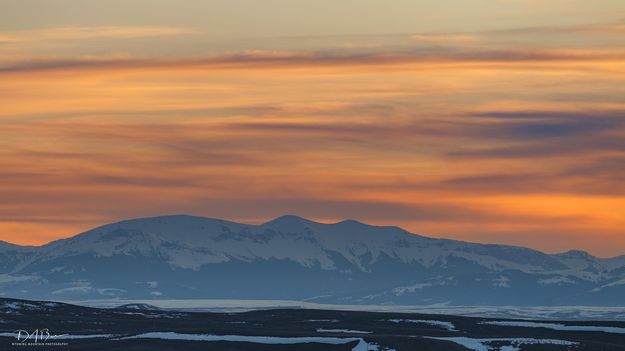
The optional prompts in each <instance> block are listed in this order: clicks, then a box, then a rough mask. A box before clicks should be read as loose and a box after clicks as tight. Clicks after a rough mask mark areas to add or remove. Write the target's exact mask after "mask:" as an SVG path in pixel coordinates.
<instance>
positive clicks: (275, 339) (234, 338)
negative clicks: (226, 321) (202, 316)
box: [119, 332, 378, 351]
mask: <svg viewBox="0 0 625 351" xmlns="http://www.w3.org/2000/svg"><path fill="white" fill-rule="evenodd" d="M127 339H166V340H192V341H230V342H252V343H257V344H270V345H284V344H304V343H319V344H329V345H342V344H347V343H350V342H354V341H358V344H357V345H356V346H355V347H354V348H352V351H375V350H377V349H378V346H377V345H374V344H371V345H370V344H369V343H367V342H366V341H365V340H364V339H362V338H332V337H315V336H311V337H279V336H246V335H212V334H179V333H174V332H152V333H144V334H139V335H134V336H127V337H123V338H120V339H119V340H127Z"/></svg>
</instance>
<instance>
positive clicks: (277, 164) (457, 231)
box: [0, 1, 625, 256]
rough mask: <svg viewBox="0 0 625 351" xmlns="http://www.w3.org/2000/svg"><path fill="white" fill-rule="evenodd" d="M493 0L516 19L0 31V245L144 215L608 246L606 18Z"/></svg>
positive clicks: (616, 55)
mask: <svg viewBox="0 0 625 351" xmlns="http://www.w3.org/2000/svg"><path fill="white" fill-rule="evenodd" d="M498 2H500V3H510V4H514V5H512V6H515V7H520V8H522V9H525V10H526V14H525V16H527V18H528V19H527V21H526V22H527V25H525V26H523V25H521V24H522V23H524V22H523V21H522V20H521V19H519V18H517V19H515V20H514V21H511V22H513V23H515V24H517V27H510V26H503V25H501V24H500V22H501V20H500V18H499V19H494V20H493V21H492V22H490V23H494V24H497V25H498V26H499V27H493V26H486V25H482V26H478V25H476V24H472V23H473V22H471V18H473V17H475V18H478V17H480V16H482V15H486V12H485V13H481V14H473V15H471V14H468V15H467V17H465V18H466V23H460V25H458V26H455V25H449V26H448V28H434V27H428V26H427V25H424V27H420V26H419V25H418V24H416V25H415V26H414V27H412V28H408V27H406V28H401V29H402V32H401V33H399V32H394V33H393V32H389V31H388V30H384V29H383V28H382V27H381V26H379V25H374V24H371V25H370V26H369V27H367V26H365V25H364V24H362V23H360V22H358V20H356V22H358V26H359V28H358V30H355V31H349V30H345V31H339V29H338V28H339V27H337V28H335V30H336V32H334V33H327V32H326V31H325V30H322V29H318V30H314V28H312V29H311V28H308V27H306V26H304V29H306V30H304V29H302V28H300V27H296V26H295V24H289V27H288V28H291V27H290V26H294V27H292V28H293V30H292V32H293V35H276V33H270V32H271V31H272V29H271V28H273V26H274V25H275V23H274V24H271V25H268V28H265V30H266V31H268V32H267V33H261V34H255V31H254V28H256V27H255V26H254V25H253V22H250V24H249V27H248V28H247V32H245V31H243V32H237V33H236V34H232V33H219V32H218V31H216V30H211V28H208V27H203V26H201V25H198V26H194V25H181V23H178V21H177V20H174V19H173V17H172V18H170V20H162V21H160V22H158V23H150V22H154V21H147V20H146V21H139V20H138V22H141V23H123V22H124V21H123V20H122V19H120V18H115V16H114V15H110V16H109V17H106V16H105V18H108V19H109V21H110V23H103V24H102V25H98V26H86V25H85V24H84V23H81V21H78V20H77V21H70V20H68V19H65V18H61V17H59V21H60V20H61V19H63V21H62V22H63V23H62V25H56V26H46V27H37V26H34V24H33V23H31V24H30V25H31V26H32V27H30V28H24V25H22V26H18V25H17V24H15V25H14V28H3V29H2V31H0V92H1V94H0V105H1V106H3V108H2V109H0V125H1V128H0V164H2V168H1V169H0V194H2V197H0V240H6V241H11V242H19V243H42V242H46V241H49V240H53V239H56V238H59V237H64V236H69V235H72V234H75V233H76V232H78V231H81V230H84V229H88V228H90V227H92V226H95V225H99V224H102V223H106V222H110V221H114V220H118V219H124V218H128V217H137V216H146V215H156V214H168V213H191V214H198V215H206V216H213V217H223V218H229V219H233V220H242V221H249V222H262V221H264V220H267V219H270V218H272V217H275V216H278V215H281V214H285V213H297V214H300V215H302V216H307V217H310V218H313V219H318V220H322V221H334V220H341V219H344V218H355V219H359V220H363V221H367V222H372V223H379V224H394V225H401V226H403V227H405V228H407V229H410V230H412V231H415V232H419V233H424V234H427V235H432V236H444V237H451V238H457V239H463V240H473V241H486V242H500V243H511V244H520V245H526V246H531V247H535V248H538V249H543V250H547V251H560V250H565V249H569V248H574V247H575V248H583V249H588V250H589V251H591V252H593V253H596V254H599V255H604V256H609V255H616V254H622V253H625V236H623V229H622V228H624V227H625V210H623V209H624V208H625V186H624V184H625V178H624V177H625V171H624V170H625V98H623V97H624V96H625V49H624V48H625V46H624V45H623V44H625V39H624V38H623V35H622V34H623V32H624V29H623V28H624V27H623V24H622V23H621V22H619V19H618V16H617V15H618V11H611V12H610V13H608V14H605V13H600V12H592V11H591V12H590V13H589V16H587V17H586V18H585V19H582V18H581V17H580V18H578V17H577V15H575V13H576V12H575V11H573V10H579V11H583V10H586V7H585V5H583V4H582V3H577V2H574V4H573V5H570V6H568V7H566V9H565V10H566V11H570V14H569V15H567V16H560V17H557V18H556V17H554V15H553V14H552V12H551V10H549V9H550V8H551V7H553V6H560V8H562V6H564V5H563V2H558V1H556V2H554V4H550V5H545V6H547V7H548V8H546V9H542V10H540V11H538V12H537V13H540V14H541V16H542V17H541V16H534V15H535V14H536V13H534V12H532V11H533V10H532V9H533V8H534V5H532V6H530V5H529V3H528V2H524V1H514V2H509V1H508V2H504V1H484V3H485V4H486V3H489V4H490V5H489V6H494V8H499V7H498V6H499V5H496V4H495V3H498ZM190 3H193V4H194V5H193V6H196V7H197V6H200V5H198V4H197V3H194V2H190ZM458 3H463V4H464V3H465V2H458ZM466 3H469V2H466ZM400 4H402V6H409V5H406V4H405V3H403V2H401V1H398V2H397V5H398V6H399V5H400ZM558 4H559V5H558ZM575 4H577V5H575ZM604 5H605V9H608V8H610V9H616V10H621V12H620V13H621V14H625V6H621V5H618V4H617V3H612V2H610V1H606V2H605V4H604ZM16 6H17V5H16ZM23 6H26V5H23ZM190 6H191V5H190ZM341 6H342V5H341ZM432 6H434V5H432ZM575 6H577V8H575ZM224 11H225V10H224ZM502 11H503V10H502ZM563 11H564V10H563ZM566 11H565V14H566V13H568V12H566ZM226 12H227V11H226ZM438 13H439V14H440V15H441V16H443V15H444V16H449V17H448V18H449V19H452V18H456V15H453V14H447V13H445V12H444V11H442V10H441V11H440V12H438ZM494 13H497V12H496V11H495V12H494ZM434 14H436V12H435V13H434ZM288 15H289V13H281V14H276V16H278V17H277V20H276V21H277V22H281V21H287V20H286V19H284V18H282V17H281V16H288ZM500 15H501V16H502V18H503V16H504V14H503V13H501V14H500ZM186 16H190V15H189V14H187V15H186ZM241 16H242V15H241ZM346 16H347V15H346ZM472 16H473V17H472ZM174 17H175V16H174ZM529 17H532V19H531V20H530V19H529ZM537 17H540V18H544V21H543V22H544V23H539V22H536V21H537V20H536V18H537ZM176 18H177V17H176ZM189 18H190V20H189V23H191V24H194V20H191V17H189ZM588 18H590V19H592V21H594V22H589V20H588ZM232 21H235V22H240V21H244V17H236V18H232ZM144 22H145V23H144ZM549 22H551V23H549ZM120 23H122V24H120ZM289 23H290V22H289ZM332 23H334V22H332ZM360 26H362V28H360ZM426 27H427V28H426ZM458 28H464V30H463V31H459V30H458ZM365 29H367V30H366V31H365ZM239 30H240V31H242V30H243V29H239ZM397 33H399V34H397Z"/></svg>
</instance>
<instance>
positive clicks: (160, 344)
mask: <svg viewBox="0 0 625 351" xmlns="http://www.w3.org/2000/svg"><path fill="white" fill-rule="evenodd" d="M226 307H227V306H226ZM20 330H21V331H22V332H21V333H20V335H18V333H19V332H18V331H20ZM26 333H29V334H30V338H28V339H25V338H26V336H27V334H26ZM35 336H37V340H35ZM18 338H19V339H18ZM13 349H15V350H30V349H32V350H157V351H158V350H220V351H224V350H226V351H227V350H232V351H234V350H238V351H243V350H272V351H274V350H278V351H281V350H285V351H286V350H297V351H307V350H310V351H314V350H323V351H326V350H328V351H332V350H337V351H339V350H342V351H348V350H352V351H369V350H376V351H384V350H387V351H390V350H396V351H404V350H405V351H414V350H420V351H446V350H450V351H456V350H457V351H466V350H472V351H538V350H542V351H550V350H553V351H565V350H580V351H594V350H597V351H625V322H619V321H603V322H600V321H548V322H547V321H544V320H542V321H541V320H534V321H528V320H510V319H509V320H503V319H493V318H480V317H464V316H454V315H439V314H423V313H400V312H389V311H386V312H366V311H345V310H342V311H341V310H317V309H303V308H277V309H266V310H253V311H246V312H231V311H230V312H191V311H181V310H164V309H160V308H157V307H155V306H150V305H143V304H132V305H126V306H122V307H117V308H94V307H84V306H78V305H72V304H65V303H59V302H40V301H25V300H14V299H0V350H13Z"/></svg>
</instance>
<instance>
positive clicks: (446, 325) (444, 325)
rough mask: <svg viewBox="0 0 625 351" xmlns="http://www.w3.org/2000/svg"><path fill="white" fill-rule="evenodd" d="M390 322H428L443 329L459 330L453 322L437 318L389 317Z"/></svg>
mask: <svg viewBox="0 0 625 351" xmlns="http://www.w3.org/2000/svg"><path fill="white" fill-rule="evenodd" d="M388 321H389V322H393V323H417V324H427V325H433V326H436V327H440V328H443V329H447V330H449V331H457V329H456V326H455V325H454V324H453V323H451V322H443V321H435V320H425V319H389V320H388Z"/></svg>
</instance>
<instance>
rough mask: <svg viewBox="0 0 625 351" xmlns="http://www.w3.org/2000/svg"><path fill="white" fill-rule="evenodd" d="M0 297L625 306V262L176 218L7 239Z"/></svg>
mask: <svg viewBox="0 0 625 351" xmlns="http://www.w3.org/2000/svg"><path fill="white" fill-rule="evenodd" d="M0 291H2V292H3V293H4V296H18V297H23V298H32V299H56V300H76V299H103V298H106V299H110V298H122V299H150V298H157V299H189V298H225V299H289V300H306V301H314V302H320V303H339V304H440V303H444V304H451V305H543V306H546V305H550V306H553V305H622V303H623V298H622V296H625V256H622V257H616V258H612V259H600V258H596V257H593V256H591V255H589V254H587V253H585V252H583V251H570V252H566V253H562V254H557V255H549V254H545V253H542V252H539V251H536V250H532V249H527V248H522V247H514V246H504V245H485V244H477V243H467V242H461V241H454V240H445V239H433V238H428V237H424V236H420V235H416V234H412V233H409V232H407V231H405V230H403V229H401V228H398V227H379V226H371V225H366V224H363V223H360V222H356V221H351V220H348V221H343V222H339V223H334V224H323V223H317V222H313V221H309V220H306V219H303V218H300V217H296V216H284V217H280V218H277V219H275V220H273V221H270V222H267V223H264V224H262V225H247V224H240V223H234V222H228V221H223V220H218V219H210V218H202V217H193V216H182V215H180V216H164V217H154V218H143V219H135V220H128V221H123V222H119V223H113V224H109V225H105V226H102V227H99V228H96V229H93V230H90V231H88V232H85V233H82V234H79V235H76V236H74V237H72V238H69V239H64V240H59V241H55V242H52V243H49V244H47V245H43V246H39V247H22V246H17V245H12V244H8V243H0Z"/></svg>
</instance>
